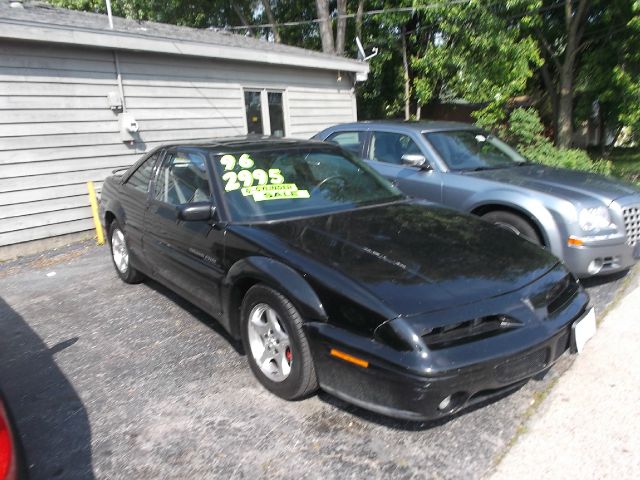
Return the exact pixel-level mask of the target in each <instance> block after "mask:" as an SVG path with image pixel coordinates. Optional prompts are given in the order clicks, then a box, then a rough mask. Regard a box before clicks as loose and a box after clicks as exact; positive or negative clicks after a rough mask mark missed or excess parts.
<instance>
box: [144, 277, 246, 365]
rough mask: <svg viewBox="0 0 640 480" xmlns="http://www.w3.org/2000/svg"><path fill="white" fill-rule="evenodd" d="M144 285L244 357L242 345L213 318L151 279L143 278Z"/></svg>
mask: <svg viewBox="0 0 640 480" xmlns="http://www.w3.org/2000/svg"><path fill="white" fill-rule="evenodd" d="M144 284H145V285H146V286H148V287H149V288H151V289H153V290H155V291H156V292H158V293H159V294H161V295H163V296H165V297H167V298H168V299H169V300H171V301H172V302H173V303H175V304H176V305H178V306H179V307H180V308H182V309H184V310H186V311H187V312H189V313H190V314H191V315H193V316H194V317H196V319H197V320H198V321H200V322H201V323H203V324H205V325H206V326H207V327H209V328H210V329H211V330H213V331H214V332H216V333H217V334H218V335H220V336H221V337H222V338H224V339H225V340H226V341H227V342H228V343H229V345H231V347H232V348H233V349H234V350H235V351H236V353H237V354H238V355H244V350H243V348H242V343H241V342H239V341H237V340H236V339H235V338H233V337H232V336H231V335H229V334H228V333H227V331H226V330H225V329H224V327H223V326H222V325H220V323H219V322H218V321H217V320H216V319H215V318H214V317H212V316H211V315H209V314H208V313H207V312H205V311H204V310H201V309H200V308H198V307H196V306H195V305H194V304H193V303H191V302H190V301H188V300H186V299H185V298H183V297H181V296H180V295H179V294H177V293H175V292H174V291H173V290H170V289H169V288H167V287H165V286H164V285H162V284H161V283H158V282H156V281H155V280H153V279H151V278H148V277H147V278H145V279H144Z"/></svg>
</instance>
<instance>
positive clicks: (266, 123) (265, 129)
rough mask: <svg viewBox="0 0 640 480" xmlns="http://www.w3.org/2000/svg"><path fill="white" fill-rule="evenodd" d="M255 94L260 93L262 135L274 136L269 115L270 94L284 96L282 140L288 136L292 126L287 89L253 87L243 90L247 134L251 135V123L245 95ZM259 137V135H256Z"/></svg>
mask: <svg viewBox="0 0 640 480" xmlns="http://www.w3.org/2000/svg"><path fill="white" fill-rule="evenodd" d="M246 92H254V93H260V114H261V116H262V135H265V136H272V135H273V133H272V130H271V115H270V113H269V95H268V94H269V93H280V94H281V95H282V123H283V128H284V132H283V133H284V135H283V137H282V138H284V137H286V136H287V135H288V132H289V130H290V129H291V125H290V123H289V104H288V103H287V90H286V88H272V87H252V86H246V87H243V88H242V107H243V110H244V128H245V132H247V134H248V135H250V134H249V133H248V132H249V122H248V121H247V104H246V101H245V93H246ZM256 135H259V134H256Z"/></svg>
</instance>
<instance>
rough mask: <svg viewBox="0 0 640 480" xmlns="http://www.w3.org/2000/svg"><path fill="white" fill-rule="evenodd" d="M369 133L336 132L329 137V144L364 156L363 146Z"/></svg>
mask: <svg viewBox="0 0 640 480" xmlns="http://www.w3.org/2000/svg"><path fill="white" fill-rule="evenodd" d="M366 133H367V132H336V133H332V134H331V135H329V136H328V137H327V141H328V142H334V143H337V144H338V145H340V146H341V147H342V148H344V149H345V150H349V151H350V152H352V153H355V154H356V155H357V156H358V157H360V156H361V155H362V144H363V142H364V139H365V136H366Z"/></svg>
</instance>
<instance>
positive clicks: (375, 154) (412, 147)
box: [369, 132, 422, 165]
mask: <svg viewBox="0 0 640 480" xmlns="http://www.w3.org/2000/svg"><path fill="white" fill-rule="evenodd" d="M420 153H422V152H420V148H418V145H416V142H414V141H413V140H412V139H411V137H409V136H408V135H403V134H401V133H393V132H373V133H372V134H371V152H370V155H369V156H370V158H371V159H372V160H376V161H378V162H386V163H395V164H397V165H400V164H402V156H403V155H405V154H420Z"/></svg>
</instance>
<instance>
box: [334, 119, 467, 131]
mask: <svg viewBox="0 0 640 480" xmlns="http://www.w3.org/2000/svg"><path fill="white" fill-rule="evenodd" d="M371 125H375V126H376V127H393V128H398V127H400V128H404V129H408V130H414V131H416V132H419V133H426V132H442V131H446V130H478V128H479V127H477V126H476V125H473V124H471V123H463V122H447V121H441V120H420V121H415V120H411V121H406V120H367V121H364V122H353V123H341V124H340V125H336V127H340V129H341V130H342V129H345V128H358V129H360V128H366V127H367V126H371Z"/></svg>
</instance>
